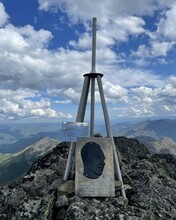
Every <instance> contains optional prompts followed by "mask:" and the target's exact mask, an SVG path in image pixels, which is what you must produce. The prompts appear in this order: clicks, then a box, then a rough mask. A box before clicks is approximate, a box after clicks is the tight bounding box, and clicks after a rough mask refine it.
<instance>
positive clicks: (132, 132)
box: [112, 119, 176, 141]
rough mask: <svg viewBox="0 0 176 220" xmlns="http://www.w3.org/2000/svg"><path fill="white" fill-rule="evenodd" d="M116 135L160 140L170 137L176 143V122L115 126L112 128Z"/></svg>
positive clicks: (146, 122) (168, 120) (144, 122)
mask: <svg viewBox="0 0 176 220" xmlns="http://www.w3.org/2000/svg"><path fill="white" fill-rule="evenodd" d="M112 129H113V133H114V135H117V136H126V137H133V138H136V137H150V138H153V139H155V140H159V139H161V138H162V137H169V138H171V139H172V140H174V141H176V120H170V119H161V120H147V121H143V122H140V123H137V124H134V125H130V124H125V123H124V124H122V123H121V124H115V125H113V127H112Z"/></svg>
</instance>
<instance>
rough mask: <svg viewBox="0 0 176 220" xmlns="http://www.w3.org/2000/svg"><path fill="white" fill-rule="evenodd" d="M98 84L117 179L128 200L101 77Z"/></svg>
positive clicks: (98, 78)
mask: <svg viewBox="0 0 176 220" xmlns="http://www.w3.org/2000/svg"><path fill="white" fill-rule="evenodd" d="M97 82H98V88H99V92H100V98H101V103H102V109H103V114H104V119H105V124H106V130H107V135H108V137H109V138H111V140H112V144H113V156H114V166H115V170H116V172H117V177H118V179H119V180H120V181H121V183H122V186H121V193H122V196H123V197H124V198H126V193H125V190H124V185H123V180H122V175H121V171H120V166H119V161H118V157H117V152H116V147H115V143H114V139H113V134H112V130H111V126H110V120H109V115H108V111H107V106H106V101H105V97H104V92H103V85H102V81H101V76H97Z"/></svg>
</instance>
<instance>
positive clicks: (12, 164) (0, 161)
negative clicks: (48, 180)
mask: <svg viewBox="0 0 176 220" xmlns="http://www.w3.org/2000/svg"><path fill="white" fill-rule="evenodd" d="M58 144H59V141H57V140H53V139H50V138H48V137H45V138H41V139H40V140H38V141H36V142H35V143H33V144H31V145H29V146H27V147H25V148H24V149H23V150H21V151H19V152H17V153H6V154H2V153H0V185H5V184H8V183H12V182H13V181H15V180H16V179H17V178H19V177H20V176H24V174H25V173H26V172H27V171H28V170H29V168H30V166H31V165H32V164H33V163H34V162H35V161H37V160H38V159H39V158H41V157H43V156H44V155H45V154H46V153H48V152H49V151H50V150H52V149H53V148H54V147H56V146H57V145H58Z"/></svg>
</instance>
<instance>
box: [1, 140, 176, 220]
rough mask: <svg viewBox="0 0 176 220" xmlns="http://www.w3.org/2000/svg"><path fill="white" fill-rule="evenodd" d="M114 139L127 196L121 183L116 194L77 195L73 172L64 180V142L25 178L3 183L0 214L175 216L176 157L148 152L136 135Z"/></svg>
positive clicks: (127, 218)
mask: <svg viewBox="0 0 176 220" xmlns="http://www.w3.org/2000/svg"><path fill="white" fill-rule="evenodd" d="M114 140H115V144H116V146H117V151H118V155H119V159H120V166H121V170H122V175H123V180H124V184H125V188H126V194H127V198H128V200H125V199H124V198H123V197H122V196H120V193H119V189H118V187H116V197H114V198H79V197H76V196H75V195H74V181H73V180H72V178H70V180H69V181H67V182H65V183H64V182H63V180H62V176H63V173H64V169H65V164H66V158H67V155H68V150H69V143H65V142H64V143H61V144H59V145H58V146H57V147H56V148H54V149H53V150H52V151H51V152H50V153H49V154H47V155H45V156H44V157H43V158H42V159H39V160H38V161H37V162H36V163H34V164H33V165H32V167H31V168H30V170H29V171H28V173H27V174H26V175H25V177H24V178H22V179H21V180H18V181H17V182H15V183H13V184H11V185H8V186H4V187H1V188H0V219H1V220H30V219H31V220H35V219H36V220H62V219H64V220H69V219H70V220H72V219H73V220H74V219H75V220H89V219H92V220H94V219H95V220H98V219H102V220H106V219H107V220H110V219H117V220H118V219H119V220H141V219H144V220H145V219H146V220H159V219H163V220H168V219H173V220H174V219H176V159H175V158H174V157H173V156H172V155H169V154H168V155H164V154H155V155H150V153H149V151H148V149H147V148H146V147H145V146H144V145H143V144H141V143H140V142H139V141H137V140H135V139H129V138H125V137H118V138H114ZM72 177H73V179H74V175H72ZM116 185H118V184H116Z"/></svg>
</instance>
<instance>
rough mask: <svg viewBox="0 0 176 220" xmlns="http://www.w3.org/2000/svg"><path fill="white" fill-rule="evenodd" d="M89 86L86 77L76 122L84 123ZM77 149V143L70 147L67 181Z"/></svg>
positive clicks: (66, 172)
mask: <svg viewBox="0 0 176 220" xmlns="http://www.w3.org/2000/svg"><path fill="white" fill-rule="evenodd" d="M89 86H90V78H89V77H88V76H85V78H84V85H83V90H82V93H81V99H80V103H79V108H78V113H77V117H76V122H83V121H84V116H85V111H86V104H87V97H88V93H89ZM75 147H76V143H75V142H72V143H71V145H70V149H69V154H68V159H67V164H66V168H65V173H64V178H63V179H64V180H65V181H67V180H68V177H69V174H70V170H71V166H72V161H73V155H74V153H75Z"/></svg>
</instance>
